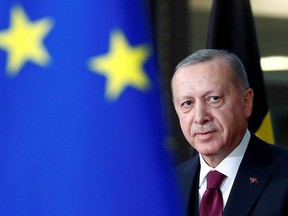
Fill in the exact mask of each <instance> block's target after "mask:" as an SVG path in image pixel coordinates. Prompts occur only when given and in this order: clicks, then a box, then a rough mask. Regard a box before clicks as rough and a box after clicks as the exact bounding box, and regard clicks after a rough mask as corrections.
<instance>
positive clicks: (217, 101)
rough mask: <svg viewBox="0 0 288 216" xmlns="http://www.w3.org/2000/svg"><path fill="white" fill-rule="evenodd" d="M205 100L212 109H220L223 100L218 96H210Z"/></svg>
mask: <svg viewBox="0 0 288 216" xmlns="http://www.w3.org/2000/svg"><path fill="white" fill-rule="evenodd" d="M207 99H208V100H207V103H208V104H209V105H210V106H212V107H220V106H221V105H223V103H224V101H223V98H222V97H219V96H210V97H208V98H207Z"/></svg>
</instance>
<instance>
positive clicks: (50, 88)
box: [0, 0, 180, 216]
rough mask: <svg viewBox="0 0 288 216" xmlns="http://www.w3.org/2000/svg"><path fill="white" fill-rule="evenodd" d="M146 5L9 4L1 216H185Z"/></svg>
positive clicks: (0, 118)
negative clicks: (166, 143) (167, 140)
mask: <svg viewBox="0 0 288 216" xmlns="http://www.w3.org/2000/svg"><path fill="white" fill-rule="evenodd" d="M145 3H146V1H145V0H101V1H100V0H74V1H66V0H49V1H48V0H43V1H32V0H18V1H9V0H2V1H1V3H0V11H1V13H0V139H1V142H0V146H1V148H0V212H1V215H5V216H6V215H7V216H13V215H17V216H21V215H29V216H31V215H37V216H39V215H49V216H52V215H53V216H55V215H61V216H63V215H69V216H73V215H75V216H76V215H77V216H80V215H81V216H82V215H83V216H89V215H91V216H98V215H99V216H102V215H104V216H112V215H113V216H114V215H125V216H126V215H133V216H135V215H137V216H139V215H145V216H147V215H149V216H151V215H157V216H159V215H165V216H167V215H179V214H180V212H179V203H178V199H177V190H176V186H175V182H174V181H173V180H174V179H173V175H172V171H171V162H170V160H169V157H168V155H167V154H166V152H165V151H164V149H163V142H164V141H163V140H164V136H165V133H164V128H163V115H162V112H161V111H162V110H161V99H160V96H161V95H160V89H159V80H158V79H159V77H158V76H159V75H158V74H157V67H156V60H155V59H156V54H155V49H154V48H153V46H152V43H151V31H150V30H151V29H150V25H149V19H148V16H147V12H148V10H147V5H146V4H145Z"/></svg>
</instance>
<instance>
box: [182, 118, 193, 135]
mask: <svg viewBox="0 0 288 216" xmlns="http://www.w3.org/2000/svg"><path fill="white" fill-rule="evenodd" d="M179 121H180V126H181V129H182V131H183V133H184V135H185V136H188V135H189V134H190V129H191V124H192V123H191V122H192V120H191V119H190V118H188V116H186V115H182V116H180V117H179Z"/></svg>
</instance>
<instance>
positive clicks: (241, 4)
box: [207, 0, 274, 143]
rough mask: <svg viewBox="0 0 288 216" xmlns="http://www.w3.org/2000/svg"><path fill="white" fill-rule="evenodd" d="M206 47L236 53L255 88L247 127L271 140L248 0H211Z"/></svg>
mask: <svg viewBox="0 0 288 216" xmlns="http://www.w3.org/2000/svg"><path fill="white" fill-rule="evenodd" d="M207 48H211V49H225V50H228V51H230V52H233V53H235V54H236V55H237V56H238V57H239V58H240V59H241V61H242V63H243V64H244V66H245V68H246V71H247V74H248V80H249V83H250V87H251V88H253V89H254V94H255V95H254V108H253V112H252V115H251V117H250V118H249V125H248V127H249V129H250V130H251V131H252V132H254V133H256V135H257V136H258V137H260V138H262V139H264V140H265V141H267V142H269V143H274V138H273V130H272V124H271V116H270V112H269V109H268V103H267V99H266V93H265V85H264V79H263V74H262V69H261V65H260V54H259V49H258V43H257V36H256V30H255V26H254V20H253V14H252V10H251V5H250V1H249V0H240V1H239V0H214V2H213V4H212V11H211V15H210V24H209V31H208V41H207Z"/></svg>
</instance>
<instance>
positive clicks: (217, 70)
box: [172, 58, 232, 85]
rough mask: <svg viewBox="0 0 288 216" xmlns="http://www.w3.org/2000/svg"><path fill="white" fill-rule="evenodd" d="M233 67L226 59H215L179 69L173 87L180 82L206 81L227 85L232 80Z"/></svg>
mask: <svg viewBox="0 0 288 216" xmlns="http://www.w3.org/2000/svg"><path fill="white" fill-rule="evenodd" d="M231 75H232V72H231V66H230V64H229V63H228V62H227V61H226V60H225V59H220V58H217V59H213V60H210V61H205V62H199V63H196V64H193V65H188V66H184V67H181V68H179V69H178V70H177V71H176V72H175V74H174V77H173V80H172V85H173V83H174V82H176V83H177V82H178V81H182V82H185V81H193V82H196V81H202V82H204V81H206V82H219V84H220V83H222V82H224V83H227V81H229V80H230V81H231V80H232V79H231V78H232V76H231Z"/></svg>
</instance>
